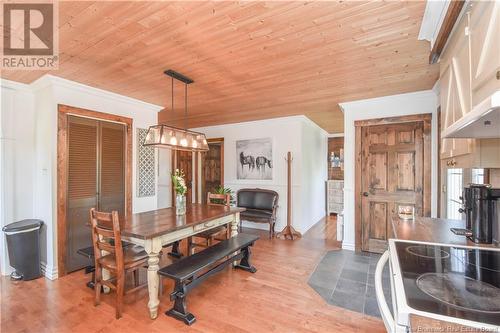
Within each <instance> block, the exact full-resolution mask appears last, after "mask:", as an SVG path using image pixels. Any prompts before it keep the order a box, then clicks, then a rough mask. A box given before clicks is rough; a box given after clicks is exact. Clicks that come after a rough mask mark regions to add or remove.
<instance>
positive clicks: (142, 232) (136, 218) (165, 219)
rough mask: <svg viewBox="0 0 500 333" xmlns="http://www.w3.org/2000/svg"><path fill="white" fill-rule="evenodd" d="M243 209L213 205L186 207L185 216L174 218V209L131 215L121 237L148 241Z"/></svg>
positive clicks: (125, 222) (124, 224) (125, 223)
mask: <svg viewBox="0 0 500 333" xmlns="http://www.w3.org/2000/svg"><path fill="white" fill-rule="evenodd" d="M244 210H245V208H240V207H226V206H215V205H203V204H192V205H187V207H186V215H184V216H176V215H175V208H173V207H172V208H163V209H157V210H151V211H148V212H142V213H136V214H132V216H131V217H130V218H129V219H126V220H125V221H124V223H123V226H122V230H121V233H122V235H123V236H128V237H136V238H141V239H150V238H154V237H157V236H161V235H164V234H168V233H170V232H173V231H176V230H179V229H183V228H187V227H189V226H193V225H197V224H201V223H204V222H207V221H210V220H214V219H217V218H221V217H224V216H227V215H231V214H235V213H238V212H242V211H244Z"/></svg>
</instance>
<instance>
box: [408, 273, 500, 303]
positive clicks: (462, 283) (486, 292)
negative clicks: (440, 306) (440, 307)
mask: <svg viewBox="0 0 500 333" xmlns="http://www.w3.org/2000/svg"><path fill="white" fill-rule="evenodd" d="M417 286H418V288H419V289H420V290H421V291H423V292H424V293H426V294H427V295H429V296H430V297H432V298H434V299H436V300H438V301H440V302H443V303H445V304H448V305H450V306H452V307H454V308H456V309H459V310H467V311H476V312H483V313H500V288H496V287H495V286H492V285H491V284H489V283H486V282H482V281H478V280H474V279H471V278H469V277H467V276H463V275H462V274H457V273H452V272H449V273H425V274H422V275H420V276H419V277H418V278H417Z"/></svg>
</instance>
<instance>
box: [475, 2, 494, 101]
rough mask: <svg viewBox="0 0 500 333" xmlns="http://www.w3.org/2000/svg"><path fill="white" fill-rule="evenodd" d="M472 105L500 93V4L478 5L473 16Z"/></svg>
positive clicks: (485, 3) (478, 3)
mask: <svg viewBox="0 0 500 333" xmlns="http://www.w3.org/2000/svg"><path fill="white" fill-rule="evenodd" d="M470 39H471V69H472V96H473V105H476V104H478V103H480V102H481V101H483V100H484V99H485V98H486V97H488V96H489V95H491V94H492V93H493V92H494V91H496V90H498V89H500V1H475V2H474V3H473V4H472V9H471V12H470Z"/></svg>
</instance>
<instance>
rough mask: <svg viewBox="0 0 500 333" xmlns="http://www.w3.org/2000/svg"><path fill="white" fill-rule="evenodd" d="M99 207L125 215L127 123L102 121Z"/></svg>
mask: <svg viewBox="0 0 500 333" xmlns="http://www.w3.org/2000/svg"><path fill="white" fill-rule="evenodd" d="M100 133H101V135H100V140H99V141H100V157H101V158H100V164H99V185H100V186H99V187H100V190H99V209H100V210H102V211H105V212H111V211H113V210H117V211H118V214H119V215H120V219H123V217H124V216H125V125H122V124H115V123H108V122H101V123H100Z"/></svg>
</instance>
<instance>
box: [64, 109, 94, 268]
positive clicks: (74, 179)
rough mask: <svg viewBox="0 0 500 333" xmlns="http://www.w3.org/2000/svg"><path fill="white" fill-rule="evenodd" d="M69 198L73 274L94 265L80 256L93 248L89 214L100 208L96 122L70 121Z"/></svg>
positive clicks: (68, 245) (69, 264) (68, 264)
mask: <svg viewBox="0 0 500 333" xmlns="http://www.w3.org/2000/svg"><path fill="white" fill-rule="evenodd" d="M68 120H69V121H68V148H67V149H68V154H67V156H68V183H67V184H68V192H67V193H68V197H67V207H68V209H67V218H66V221H67V222H66V223H67V228H66V271H67V272H72V271H75V270H77V269H80V268H82V267H85V266H87V265H89V264H90V261H89V260H88V259H87V258H85V257H83V256H81V255H79V254H78V253H77V251H78V250H79V249H81V248H84V247H87V246H91V245H92V242H91V237H92V236H91V234H90V228H89V227H88V225H87V224H88V223H89V211H90V209H91V208H93V207H97V204H98V195H97V192H98V190H97V188H98V182H97V156H98V153H97V142H98V141H97V136H98V129H99V126H98V122H97V121H96V120H92V119H87V118H80V117H73V116H69V118H68Z"/></svg>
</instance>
